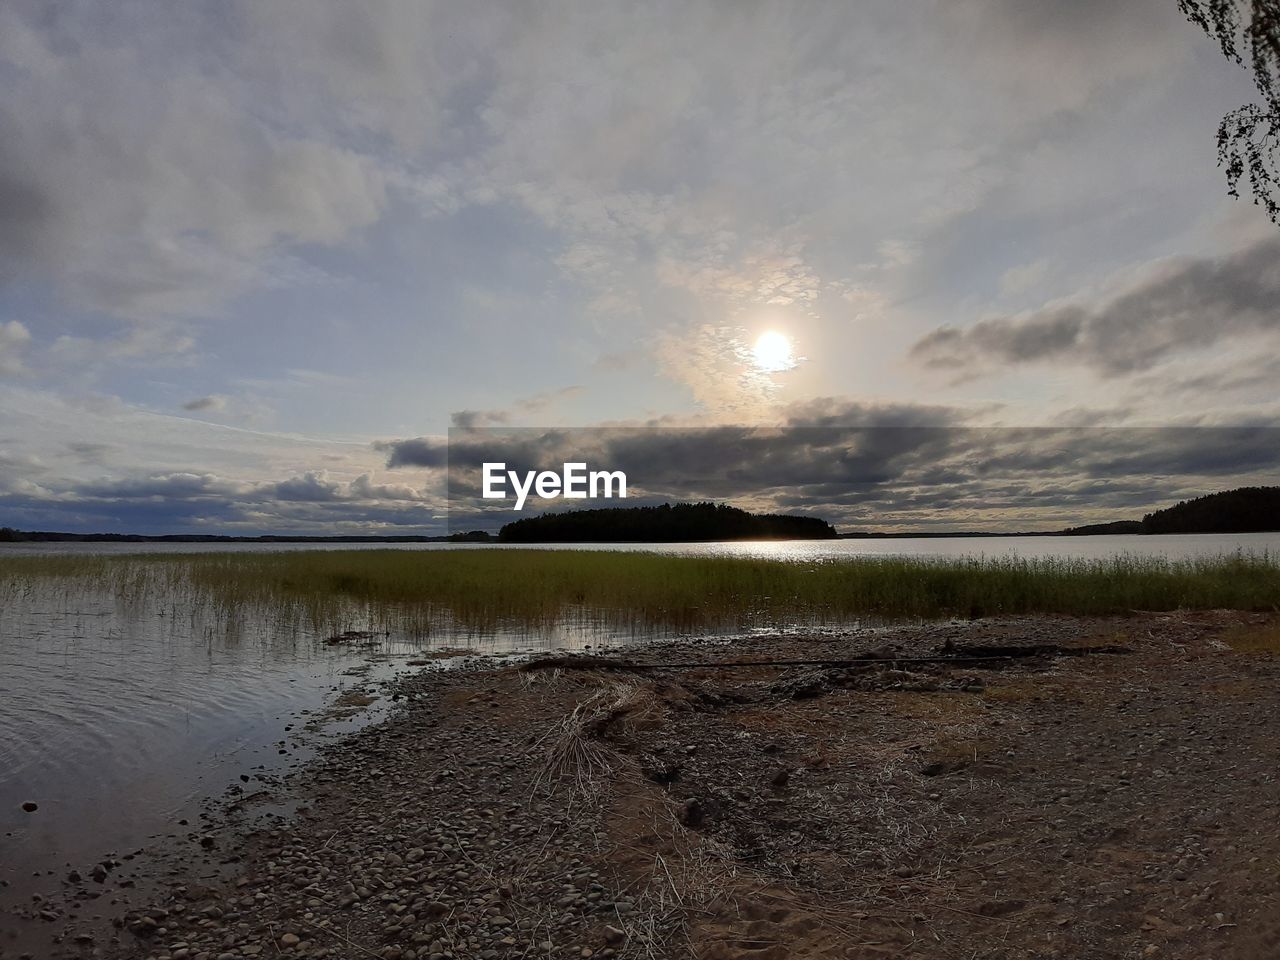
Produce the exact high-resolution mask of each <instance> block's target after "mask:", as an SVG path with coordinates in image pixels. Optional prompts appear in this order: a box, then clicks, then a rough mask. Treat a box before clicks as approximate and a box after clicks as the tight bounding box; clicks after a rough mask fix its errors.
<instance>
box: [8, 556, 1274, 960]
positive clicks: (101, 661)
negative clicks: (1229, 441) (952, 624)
mask: <svg viewBox="0 0 1280 960" xmlns="http://www.w3.org/2000/svg"><path fill="white" fill-rule="evenodd" d="M298 549H301V550H323V549H343V550H352V549H356V550H359V549H403V550H432V551H435V550H466V549H507V548H506V547H502V546H475V545H458V544H443V543H439V544H398V545H389V546H388V545H382V544H101V543H90V544H0V566H2V565H3V563H4V560H5V558H6V557H12V556H18V555H29V554H40V555H49V554H81V555H83V554H92V555H122V556H123V555H128V554H136V553H207V552H219V553H221V552H235V551H251V552H264V551H280V550H298ZM535 549H549V548H535ZM580 549H589V550H652V551H656V552H661V553H674V554H693V555H732V556H753V557H774V558H779V559H791V560H838V559H847V558H851V557H859V556H873V555H874V556H885V555H901V556H914V557H924V556H943V557H955V556H977V555H983V556H988V557H997V556H1006V555H1017V556H1023V557H1045V556H1056V557H1083V558H1101V557H1108V556H1114V555H1116V554H1139V555H1161V556H1166V557H1170V558H1185V557H1204V556H1214V555H1221V554H1234V553H1237V552H1244V553H1253V554H1264V553H1266V554H1269V555H1271V556H1273V557H1280V535H1277V534H1255V535H1241V536H1166V537H1136V536H1135V537H1017V538H946V539H889V540H834V541H813V542H795V541H789V542H775V543H703V544H608V545H605V544H588V545H582V546H581V547H580ZM2 584H3V581H2V580H0V585H2ZM324 639H325V637H323V636H317V635H316V634H315V633H314V632H312V631H311V630H310V629H308V628H307V627H306V626H305V625H303V624H300V623H298V622H291V621H286V620H282V619H278V618H272V617H270V616H267V615H264V614H261V613H259V614H248V613H246V614H244V615H242V616H237V617H232V618H231V619H230V620H228V619H227V618H226V617H225V616H222V615H218V616H216V617H215V616H213V615H212V614H209V613H206V612H202V608H200V607H199V605H195V604H191V603H189V602H188V601H187V598H184V597H183V596H181V595H180V594H175V595H170V596H163V595H162V596H154V595H153V596H149V597H146V598H141V599H139V598H135V599H122V598H119V597H116V596H113V595H111V594H110V593H107V592H104V591H102V590H100V589H94V588H93V587H92V586H89V587H86V586H84V585H77V586H75V587H70V586H68V585H67V584H66V583H60V582H58V581H50V582H47V583H46V582H43V581H41V582H36V583H34V584H31V585H28V586H25V587H23V588H21V589H18V588H10V589H8V590H7V591H5V590H2V589H0V730H2V731H3V736H2V737H0V881H3V882H4V884H5V885H4V886H3V887H0V930H4V929H5V928H6V924H7V921H8V920H9V919H11V918H10V917H9V912H10V911H11V910H12V909H13V908H14V907H16V906H18V905H20V904H22V903H24V902H26V903H29V902H30V898H31V895H32V894H33V893H37V892H41V891H42V890H46V889H48V888H50V887H57V886H58V885H59V883H60V882H61V879H62V877H64V876H65V875H66V873H67V871H68V870H69V869H73V868H74V869H77V870H79V872H81V873H82V874H87V871H88V868H89V867H91V866H92V864H93V863H94V862H95V861H97V860H98V859H101V858H102V857H104V856H106V855H107V854H109V853H114V854H116V855H123V854H125V853H127V852H130V851H132V850H135V849H137V848H139V847H144V846H148V845H151V844H153V843H154V842H155V839H156V838H157V837H162V836H166V835H176V836H178V837H181V836H182V835H183V834H184V833H187V832H191V831H196V830H198V816H199V812H200V810H201V801H202V800H203V799H205V798H209V797H216V796H219V795H222V794H223V793H224V791H226V790H227V789H228V787H231V788H233V789H243V790H244V792H245V793H246V794H248V793H252V792H254V790H255V789H257V788H258V786H260V785H261V784H262V783H265V782H268V781H269V780H270V779H271V777H272V776H274V775H278V774H281V773H284V772H286V771H287V770H288V768H289V767H290V766H293V765H296V764H298V763H301V762H303V761H305V759H306V758H307V757H308V756H309V755H310V752H311V751H312V749H313V748H314V742H315V737H314V736H310V735H308V736H306V737H300V736H299V735H300V734H301V733H302V732H303V728H304V727H305V726H306V725H307V724H308V723H309V722H311V721H314V720H315V719H316V718H317V717H319V716H321V715H323V714H324V713H325V711H326V710H327V708H328V707H329V706H330V705H332V703H333V701H334V698H335V697H336V696H338V695H339V694H340V693H342V692H343V691H347V690H351V689H354V688H357V687H361V686H362V685H367V684H369V683H370V682H373V681H377V680H379V679H385V678H387V677H389V676H391V675H393V674H394V673H395V672H396V671H397V670H400V669H407V668H409V665H410V663H415V664H416V663H418V662H419V661H418V660H417V659H416V658H420V657H422V656H423V651H424V650H426V649H429V645H428V644H426V643H424V642H416V641H409V640H407V639H405V638H399V637H395V636H390V637H385V638H381V639H380V640H379V642H378V643H377V644H376V646H374V647H372V648H363V647H352V646H347V645H329V644H326V643H324V642H322V641H323V640H324ZM627 639H633V638H628V637H624V636H620V635H616V634H609V633H607V632H606V631H605V630H604V628H598V627H593V626H591V625H589V624H588V625H585V626H584V625H582V624H578V625H563V626H562V627H559V628H551V629H549V630H548V631H546V632H543V633H541V634H538V635H536V636H530V635H526V634H522V633H520V632H519V631H516V630H510V631H506V632H500V633H496V634H489V635H483V636H463V637H442V638H440V639H439V640H437V641H436V643H437V645H439V644H444V645H456V644H458V643H465V644H467V645H469V646H471V647H472V648H474V649H478V650H481V651H485V652H495V653H496V652H507V651H511V650H516V649H533V648H547V647H558V646H570V647H573V646H583V645H586V644H595V645H599V644H600V643H601V642H616V641H625V640H627ZM380 705H381V702H380V703H379V704H377V705H375V706H374V707H373V708H372V709H371V710H370V711H366V712H364V713H361V714H357V715H354V716H347V717H342V718H337V719H330V720H329V721H328V722H326V723H325V724H324V725H323V731H326V732H327V734H326V733H322V734H321V736H323V735H334V734H340V733H341V732H343V731H344V730H348V729H350V728H351V727H352V726H353V725H356V724H359V723H362V722H367V720H368V719H370V718H376V716H377V715H378V707H379V706H380ZM241 776H247V777H249V778H250V781H249V782H248V783H244V782H243V781H242V780H241V779H240V778H241ZM27 801H31V802H35V803H37V804H38V809H37V810H36V811H35V812H34V813H26V812H24V811H23V810H22V804H23V803H24V802H27ZM227 802H229V800H228V801H227ZM184 819H185V820H188V821H189V824H188V825H185V826H184V825H182V824H181V823H180V821H181V820H184ZM2 947H3V944H0V948H2Z"/></svg>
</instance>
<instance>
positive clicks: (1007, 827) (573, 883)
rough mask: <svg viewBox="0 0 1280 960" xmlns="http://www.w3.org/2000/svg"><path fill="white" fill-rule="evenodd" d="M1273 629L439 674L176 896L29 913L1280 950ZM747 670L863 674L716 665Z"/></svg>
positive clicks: (272, 953) (654, 949)
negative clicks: (986, 652) (816, 663)
mask: <svg viewBox="0 0 1280 960" xmlns="http://www.w3.org/2000/svg"><path fill="white" fill-rule="evenodd" d="M1278 629H1280V618H1277V617H1274V616H1264V615H1256V614H1240V613H1225V612H1224V613H1210V614H1169V615H1164V614H1149V615H1148V614H1139V615H1134V616H1131V617H1125V618H1107V619H1075V618H1066V617H1032V618H1021V619H1009V620H979V621H974V622H966V623H953V624H940V625H929V626H915V627H901V628H894V629H889V630H879V631H850V632H827V633H816V634H814V635H812V636H785V637H783V636H778V637H767V636H766V637H761V638H758V639H756V640H754V641H752V642H751V643H750V644H749V645H744V644H742V643H737V644H734V645H726V644H723V643H720V642H711V641H708V642H702V643H699V642H685V643H676V644H667V645H661V646H653V647H647V648H643V649H640V650H630V651H626V652H615V654H614V655H615V656H617V657H626V658H629V659H630V660H631V661H632V662H633V663H635V664H638V665H641V666H644V667H652V668H653V669H638V670H633V669H627V668H625V665H619V664H594V665H592V664H581V663H578V664H570V665H568V666H567V668H566V667H561V668H558V669H541V670H525V669H520V668H518V667H517V666H513V665H511V664H509V663H504V664H487V665H486V664H485V662H483V661H477V662H476V663H475V664H473V667H472V669H466V670H459V671H451V672H440V671H438V670H434V669H432V668H430V667H427V668H425V669H424V670H423V671H422V672H421V673H418V674H415V675H412V676H409V677H403V678H401V679H399V680H397V681H395V685H394V688H393V689H390V690H388V691H386V693H387V695H390V696H395V697H398V698H399V699H398V700H397V701H396V708H395V709H394V710H393V711H392V713H391V715H390V717H389V718H388V719H387V720H385V721H384V722H382V723H379V724H376V725H373V726H370V727H367V728H365V729H364V730H362V731H360V732H358V733H356V734H353V735H352V736H350V737H348V738H346V739H344V740H342V741H340V742H339V743H337V744H335V745H332V746H328V747H325V748H323V749H322V750H321V752H320V754H319V756H318V758H317V759H316V760H314V761H313V762H312V763H311V764H310V765H309V766H308V767H306V768H305V769H304V770H303V771H302V772H300V773H298V774H296V775H294V776H293V777H292V778H291V779H290V780H288V781H286V782H283V783H279V784H276V783H269V784H264V785H262V787H261V789H260V790H258V789H257V787H256V785H255V793H256V794H258V795H255V796H252V797H250V798H243V802H242V803H232V804H230V805H229V806H230V807H231V808H238V809H228V810H226V811H225V815H224V816H222V817H219V818H214V819H212V820H210V821H209V822H207V823H205V824H203V825H201V829H200V830H199V831H197V832H193V834H192V836H190V837H188V838H184V842H185V846H184V845H182V844H179V845H178V846H177V847H176V848H175V849H174V851H173V855H172V857H171V858H170V859H169V860H167V861H165V862H164V868H163V869H164V870H165V871H166V872H165V873H164V876H163V882H162V883H161V885H160V887H159V888H158V889H157V891H156V894H155V896H154V897H153V901H154V902H153V903H152V904H150V905H147V906H141V907H139V906H133V907H130V908H128V909H125V908H123V907H119V908H117V909H113V904H112V901H113V900H115V899H117V896H116V895H117V893H118V892H119V891H118V890H116V889H115V884H116V883H117V875H118V872H119V868H117V867H112V868H111V869H109V870H104V871H102V872H103V873H104V874H105V875H104V876H102V878H101V879H100V880H97V879H94V878H93V877H89V876H82V877H80V878H79V879H78V880H76V881H68V882H66V883H65V884H64V885H63V889H62V891H61V893H59V894H58V895H56V896H54V897H52V898H50V899H47V900H44V901H42V902H41V903H39V904H33V905H32V907H31V908H30V910H31V911H32V913H38V912H39V911H44V912H45V913H47V914H48V916H49V919H47V920H45V921H43V923H44V924H45V926H46V928H47V930H48V932H49V934H50V937H51V939H52V938H57V939H59V940H60V941H61V942H59V943H51V945H50V946H49V947H48V952H46V953H35V954H34V955H35V956H46V955H47V956H63V955H67V956H91V955H95V954H96V955H99V956H104V957H153V958H169V960H183V958H188V960H189V958H208V960H235V958H242V957H277V956H286V957H295V956H296V957H302V956H309V957H321V956H327V957H351V958H363V957H378V958H386V960H397V958H398V960H422V958H450V957H452V958H472V957H478V958H505V957H535V956H536V957H564V958H569V957H573V958H585V957H636V958H640V957H672V958H675V957H690V956H692V957H696V958H700V960H735V958H755V960H778V958H784V957H814V958H867V960H870V958H883V957H915V958H934V957H937V958H943V957H946V958H961V957H965V958H969V957H989V958H1007V960H1013V958H1024V957H1063V958H1078V957H1090V958H1110V957H1114V958H1130V957H1186V958H1191V957H1196V958H1200V957H1206V956H1213V957H1216V958H1257V960H1262V958H1271V957H1275V956H1277V955H1280V824H1277V822H1276V818H1275V811H1276V810H1277V809H1278V806H1280V780H1278V779H1277V771H1278V770H1280V762H1278V761H1280V715H1278V713H1277V710H1276V706H1277V681H1278V680H1280V656H1277V655H1276V654H1275V653H1270V652H1266V650H1265V649H1252V648H1264V647H1266V646H1267V645H1268V644H1269V643H1271V642H1272V640H1269V639H1268V638H1274V637H1275V636H1276V631H1277V630H1278ZM970 645H978V646H980V647H986V648H988V649H991V648H997V649H996V650H994V651H993V653H997V654H998V656H989V657H982V656H981V651H980V650H978V651H975V650H971V649H969V647H970ZM1010 647H1012V648H1033V649H1031V651H1030V653H1031V655H1028V656H1018V655H1014V654H1017V653H1019V652H1025V651H1019V650H1016V649H1015V650H1009V649H1005V648H1010ZM1080 648H1093V649H1092V652H1088V653H1083V654H1080ZM1115 648H1121V649H1122V650H1123V651H1124V652H1118V651H1117V650H1116V649H1115ZM1077 654H1079V655H1077ZM752 660H754V661H776V660H824V661H857V662H849V663H843V664H835V665H832V664H828V665H826V666H821V667H806V666H797V665H776V664H765V663H760V664H758V665H751V666H737V667H733V668H725V667H721V666H716V665H714V664H715V663H716V662H718V661H733V662H735V663H742V662H743V661H752ZM689 664H712V665H706V666H682V665H689ZM606 666H607V667H609V668H608V669H602V668H601V667H606ZM619 666H622V667H624V668H623V669H617V667H619ZM583 667H587V668H586V669H584V668H583ZM349 708H350V709H358V705H355V704H352V705H349ZM273 813H275V814H286V815H285V816H270V814H273ZM160 862H161V861H159V860H157V861H155V863H154V864H152V865H151V867H152V869H158V865H159V864H160ZM132 869H133V870H135V871H139V870H146V869H148V864H147V863H142V864H138V863H137V862H135V863H134V864H133V866H132ZM75 904H78V905H79V907H78V909H73V905H75ZM92 914H98V915H100V916H101V917H103V918H106V919H108V920H114V921H115V922H116V923H117V924H119V926H115V927H113V926H111V925H110V924H109V923H103V922H99V923H93V922H90V921H87V920H81V919H77V918H78V917H80V916H85V917H88V916H91V915H92ZM77 935H78V936H80V937H82V938H85V939H83V940H82V941H81V942H77V941H76V939H75V938H76V937H77ZM27 949H30V948H27ZM16 955H17V954H16V953H15V952H13V948H12V947H8V946H2V945H0V956H4V957H9V956H16Z"/></svg>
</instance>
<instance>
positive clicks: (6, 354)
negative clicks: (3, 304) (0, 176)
mask: <svg viewBox="0 0 1280 960" xmlns="http://www.w3.org/2000/svg"><path fill="white" fill-rule="evenodd" d="M0 202H2V201H0ZM0 232H2V231H0ZM30 342H31V331H30V330H28V329H27V328H26V327H24V326H23V325H22V324H21V323H19V322H18V321H17V320H10V321H9V322H8V323H0V375H3V376H14V375H16V374H20V373H23V372H24V370H25V368H24V367H23V363H22V356H21V354H22V352H23V351H24V350H25V349H26V346H27V344H28V343H30Z"/></svg>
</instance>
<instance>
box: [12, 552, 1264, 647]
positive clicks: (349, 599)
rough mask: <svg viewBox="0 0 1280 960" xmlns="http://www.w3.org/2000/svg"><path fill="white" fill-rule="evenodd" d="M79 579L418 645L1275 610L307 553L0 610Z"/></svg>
mask: <svg viewBox="0 0 1280 960" xmlns="http://www.w3.org/2000/svg"><path fill="white" fill-rule="evenodd" d="M85 581H91V582H93V583H95V585H97V586H109V588H110V589H111V590H112V591H113V592H114V593H115V594H116V596H117V597H120V598H122V599H129V598H138V599H143V598H148V597H149V598H152V599H155V598H156V597H157V596H167V597H170V598H175V600H176V599H177V598H182V599H181V602H184V603H188V602H189V603H192V604H196V605H199V606H201V607H202V608H203V609H205V610H206V612H209V609H210V607H212V611H213V612H221V613H223V614H226V615H228V616H230V615H234V614H239V613H244V612H246V611H250V610H255V611H261V612H273V613H274V615H276V616H288V617H290V618H295V617H296V618H298V619H300V620H302V621H305V622H307V623H309V624H310V625H311V626H314V627H316V628H319V629H330V628H332V629H339V628H345V627H346V626H350V625H351V624H353V623H363V624H378V625H384V626H387V627H389V628H393V629H397V630H404V631H407V632H411V633H416V634H420V635H431V634H439V633H441V632H447V631H448V630H449V629H452V628H456V627H463V628H466V629H492V628H494V627H499V626H502V625H504V624H517V625H524V626H530V625H545V624H550V623H554V622H557V621H561V620H563V619H565V618H566V617H569V616H574V615H576V616H585V617H587V618H594V619H598V620H600V621H601V622H604V623H608V624H611V625H614V626H625V625H632V626H635V627H638V628H667V629H670V628H677V629H681V628H702V627H706V628H710V627H747V626H756V625H769V624H777V623H786V622H797V621H802V622H803V621H822V620H827V621H834V620H847V619H851V618H857V617H884V618H899V617H907V618H917V617H919V618H935V617H950V616H975V615H977V616H981V615H988V616H989V615H995V614H1011V613H1074V614H1105V613H1118V612H1125V611H1128V610H1171V609H1179V608H1182V609H1210V608H1233V609H1243V610H1259V609H1264V610H1273V609H1276V608H1277V607H1278V606H1280V566H1278V565H1277V564H1276V563H1275V561H1274V560H1273V559H1270V558H1268V557H1265V556H1264V557H1252V556H1235V557H1228V558H1215V559H1191V560H1166V559H1163V558H1149V557H1135V556H1120V557H1115V558H1112V559H1108V560H1101V561H1099V560H1074V559H1022V558H1014V557H1006V558H998V559H990V558H984V559H946V560H926V559H913V558H884V557H876V558H858V559H849V560H839V561H807V562H792V561H783V560H762V559H752V558H731V557H688V556H671V555H662V554H653V553H609V552H598V551H573V550H563V551H560V550H557V551H541V550H500V551H499V550H460V551H438V552H437V551H423V552H413V551H403V550H387V551H370V550H362V551H350V552H344V551H314V552H281V553H247V552H246V553H216V554H214V553H211V554H186V555H172V554H168V555H149V556H132V557H84V556H48V557H11V558H6V559H0V598H2V597H3V596H5V595H12V594H13V592H14V591H19V592H20V591H23V590H25V589H30V588H31V587H32V586H33V585H34V584H36V583H43V584H44V585H45V586H46V587H48V586H50V585H52V584H53V583H56V582H60V583H63V584H65V585H66V588H67V589H74V585H75V583H77V582H79V583H84V582H85Z"/></svg>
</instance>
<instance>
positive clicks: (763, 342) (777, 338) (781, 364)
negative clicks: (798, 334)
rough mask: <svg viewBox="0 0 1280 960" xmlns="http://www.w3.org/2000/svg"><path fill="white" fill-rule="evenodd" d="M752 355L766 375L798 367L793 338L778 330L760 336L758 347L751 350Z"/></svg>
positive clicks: (757, 342)
mask: <svg viewBox="0 0 1280 960" xmlns="http://www.w3.org/2000/svg"><path fill="white" fill-rule="evenodd" d="M751 355H752V357H753V359H754V360H755V364H756V366H757V367H758V368H759V369H760V370H763V371H764V372H765V373H777V372H779V371H781V370H790V369H791V368H792V367H794V366H795V365H796V358H795V353H794V351H793V350H792V347H791V338H790V337H788V336H787V335H786V334H785V333H779V332H778V331H777V330H766V331H765V332H764V333H762V334H760V336H759V338H758V339H757V340H756V345H755V346H754V347H752V348H751Z"/></svg>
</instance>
